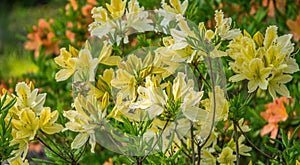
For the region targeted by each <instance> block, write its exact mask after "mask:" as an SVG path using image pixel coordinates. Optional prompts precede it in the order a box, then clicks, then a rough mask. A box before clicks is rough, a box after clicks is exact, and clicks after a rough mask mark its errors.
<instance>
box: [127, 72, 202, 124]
mask: <svg viewBox="0 0 300 165" xmlns="http://www.w3.org/2000/svg"><path fill="white" fill-rule="evenodd" d="M185 78H186V75H185V74H184V73H182V72H179V73H178V75H177V77H176V78H175V79H174V81H173V86H172V87H171V88H172V91H171V93H172V94H171V95H172V97H168V95H167V94H166V91H164V90H163V89H162V88H161V87H160V86H159V85H158V84H157V83H158V82H155V80H154V81H152V80H151V79H150V77H147V80H146V87H142V86H139V87H138V91H137V92H138V96H139V97H138V101H137V102H135V103H132V104H131V108H133V109H135V108H140V109H143V110H145V111H146V113H147V114H148V115H149V117H150V118H151V119H152V118H153V117H155V116H158V115H160V114H162V113H163V112H164V113H166V115H169V114H168V113H169V112H168V107H170V106H171V107H170V108H171V109H172V108H174V107H172V104H171V105H170V103H169V102H173V103H174V105H176V104H179V105H180V106H178V107H176V108H177V110H178V111H182V112H183V114H184V115H185V116H186V117H187V118H188V119H190V120H192V121H196V120H202V119H205V118H206V117H207V112H206V111H204V110H202V109H201V108H199V107H198V105H199V103H200V100H201V98H202V95H203V92H196V91H194V82H193V81H192V80H188V81H187V82H186V81H185ZM167 90H168V89H167ZM168 93H169V92H168ZM169 95H170V94H169ZM173 110H174V109H173ZM174 117H175V116H172V117H171V118H174Z"/></svg>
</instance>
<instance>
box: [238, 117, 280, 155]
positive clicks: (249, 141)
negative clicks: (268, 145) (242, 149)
mask: <svg viewBox="0 0 300 165" xmlns="http://www.w3.org/2000/svg"><path fill="white" fill-rule="evenodd" d="M233 123H234V124H235V125H236V126H237V127H238V129H239V130H240V131H241V133H242V134H243V136H244V137H245V138H246V139H247V141H248V143H249V144H250V145H251V146H252V147H253V148H254V149H256V150H257V151H258V152H260V153H261V154H263V155H264V156H266V157H267V158H269V159H273V160H276V159H275V158H273V157H271V156H270V155H268V154H266V153H264V152H263V151H262V150H260V149H259V148H258V147H256V146H255V145H254V144H253V143H252V142H251V140H250V139H249V138H248V136H247V135H246V133H245V132H244V131H243V130H242V128H241V127H240V126H239V124H238V123H237V122H236V121H233Z"/></svg>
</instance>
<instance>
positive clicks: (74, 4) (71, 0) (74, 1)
mask: <svg viewBox="0 0 300 165" xmlns="http://www.w3.org/2000/svg"><path fill="white" fill-rule="evenodd" d="M70 3H71V6H72V8H73V9H74V10H75V11H76V10H77V9H78V4H77V2H76V0H70Z"/></svg>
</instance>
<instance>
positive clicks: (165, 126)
mask: <svg viewBox="0 0 300 165" xmlns="http://www.w3.org/2000/svg"><path fill="white" fill-rule="evenodd" d="M168 123H169V120H167V122H166V124H165V125H164V127H163V129H162V131H161V133H160V134H159V136H158V139H157V140H156V141H155V143H154V145H153V147H152V148H151V149H150V151H149V152H148V154H146V155H145V156H144V157H143V158H142V159H141V161H140V162H141V163H142V162H143V161H144V160H145V159H146V158H147V157H148V155H149V154H150V153H151V152H152V151H153V149H154V147H155V146H156V144H157V143H158V141H159V139H160V138H161V136H162V134H163V132H164V131H165V129H166V128H167V125H168Z"/></svg>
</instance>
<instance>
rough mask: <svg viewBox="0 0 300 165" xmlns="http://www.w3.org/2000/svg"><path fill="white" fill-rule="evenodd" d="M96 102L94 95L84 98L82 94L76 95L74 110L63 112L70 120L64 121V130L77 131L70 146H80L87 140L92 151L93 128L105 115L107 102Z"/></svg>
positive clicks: (94, 143)
mask: <svg viewBox="0 0 300 165" xmlns="http://www.w3.org/2000/svg"><path fill="white" fill-rule="evenodd" d="M103 101H104V102H105V103H102V105H103V106H105V107H102V106H101V104H98V103H97V100H96V98H95V97H94V96H92V95H88V96H87V98H85V97H84V96H82V95H78V96H77V97H76V98H75V101H74V106H75V109H76V110H69V111H65V112H64V114H63V115H64V116H65V117H67V118H68V119H69V120H70V121H69V122H67V123H66V128H65V129H63V131H65V130H71V131H73V132H78V135H77V136H76V137H75V139H74V140H73V142H72V144H71V147H72V148H80V147H82V146H83V145H84V144H85V143H86V142H87V141H89V144H90V145H91V152H94V149H95V146H96V137H95V131H94V130H95V128H96V127H97V123H99V122H100V121H101V120H102V119H103V118H104V117H105V116H106V107H107V103H106V101H105V99H103Z"/></svg>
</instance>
